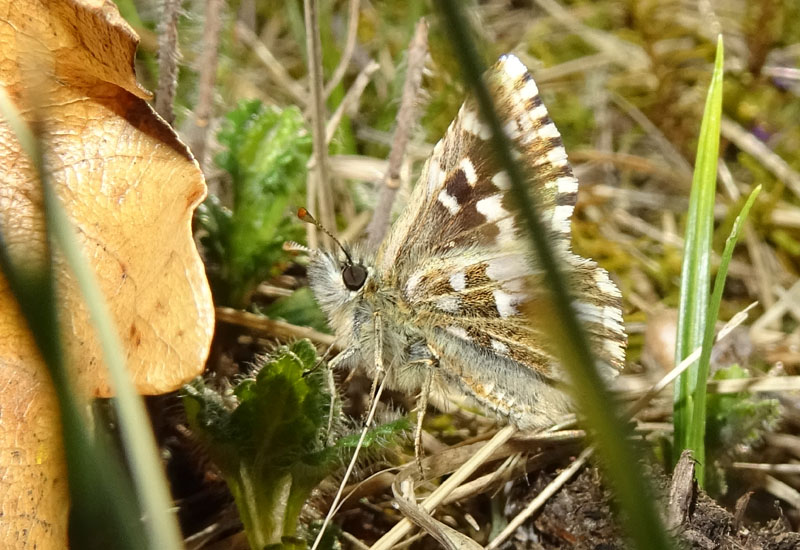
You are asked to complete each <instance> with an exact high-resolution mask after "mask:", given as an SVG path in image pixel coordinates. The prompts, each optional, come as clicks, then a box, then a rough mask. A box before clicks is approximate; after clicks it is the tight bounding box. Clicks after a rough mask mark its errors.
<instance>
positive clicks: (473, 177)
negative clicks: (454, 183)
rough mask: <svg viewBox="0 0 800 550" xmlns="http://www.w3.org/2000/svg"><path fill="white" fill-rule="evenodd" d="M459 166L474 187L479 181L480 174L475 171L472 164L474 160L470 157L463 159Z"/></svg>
mask: <svg viewBox="0 0 800 550" xmlns="http://www.w3.org/2000/svg"><path fill="white" fill-rule="evenodd" d="M458 167H459V168H461V170H463V171H464V176H466V178H467V183H468V184H469V185H470V187H474V186H475V184H476V183H478V174H476V173H475V167H474V166H472V162H471V161H470V160H469V159H468V158H464V159H461V163H459V165H458Z"/></svg>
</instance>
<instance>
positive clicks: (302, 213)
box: [297, 206, 354, 264]
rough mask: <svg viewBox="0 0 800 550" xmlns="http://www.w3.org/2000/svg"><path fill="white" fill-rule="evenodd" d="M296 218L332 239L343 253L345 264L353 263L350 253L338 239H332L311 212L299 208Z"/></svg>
mask: <svg viewBox="0 0 800 550" xmlns="http://www.w3.org/2000/svg"><path fill="white" fill-rule="evenodd" d="M297 217H298V218H300V219H301V220H303V221H304V222H306V223H310V224H311V225H313V226H314V227H316V228H317V229H319V230H320V231H322V232H323V233H325V234H326V235H327V236H328V237H330V238H331V239H333V242H335V243H336V244H337V245H339V248H341V249H342V252H344V255H345V256H346V257H347V262H348V263H350V264H353V263H354V262H353V258H352V257H351V256H350V253H349V252H348V251H347V249H346V248H345V247H344V245H343V244H342V243H341V242H339V239H337V238H336V237H334V236H333V234H332V233H331V232H330V231H328V229H327V228H326V227H325V226H324V225H322V224H321V223H319V222H318V221H317V219H316V218H315V217H314V216H312V215H311V212H309V211H308V210H306V209H305V208H303V207H302V206H301V207H300V208H298V209H297Z"/></svg>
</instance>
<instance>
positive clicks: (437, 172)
mask: <svg viewBox="0 0 800 550" xmlns="http://www.w3.org/2000/svg"><path fill="white" fill-rule="evenodd" d="M441 174H442V169H441V168H439V163H438V162H436V161H435V160H432V161H431V162H430V164H429V165H428V194H429V195H430V193H431V191H433V190H434V189H436V188H437V187H438V185H439V179H440V177H441Z"/></svg>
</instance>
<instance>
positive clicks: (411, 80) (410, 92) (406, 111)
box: [367, 20, 428, 246]
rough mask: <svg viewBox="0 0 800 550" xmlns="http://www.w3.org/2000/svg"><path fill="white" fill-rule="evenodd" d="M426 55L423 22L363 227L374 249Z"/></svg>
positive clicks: (385, 221)
mask: <svg viewBox="0 0 800 550" xmlns="http://www.w3.org/2000/svg"><path fill="white" fill-rule="evenodd" d="M427 55H428V24H427V23H426V22H425V20H421V21H420V22H419V23H417V28H416V30H415V32H414V37H413V38H412V39H411V44H410V45H409V48H408V70H407V71H406V81H405V84H404V85H403V96H402V99H401V101H400V109H399V111H398V113H397V128H396V129H395V133H394V139H393V141H392V149H391V151H390V152H389V166H388V168H387V170H386V174H385V175H384V178H383V186H382V187H381V190H380V192H379V194H378V202H377V204H376V205H375V212H374V213H373V215H372V221H371V222H370V224H369V226H368V227H367V235H368V239H369V244H370V245H372V246H376V245H377V244H378V243H379V242H381V240H382V239H383V236H384V235H385V234H386V230H387V229H388V228H389V221H390V218H391V213H392V204H394V198H395V195H396V194H397V189H398V187H400V167H401V166H402V164H403V157H404V156H405V152H406V146H407V145H408V140H409V136H410V134H411V128H412V127H413V125H414V122H415V120H416V106H417V96H418V94H419V90H420V87H421V86H422V70H423V69H424V68H425V58H426V57H427Z"/></svg>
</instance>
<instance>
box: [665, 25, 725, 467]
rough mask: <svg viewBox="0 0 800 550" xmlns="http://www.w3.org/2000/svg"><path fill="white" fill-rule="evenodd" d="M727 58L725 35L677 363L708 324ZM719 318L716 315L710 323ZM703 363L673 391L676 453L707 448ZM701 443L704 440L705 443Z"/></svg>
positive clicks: (685, 277) (709, 114)
mask: <svg viewBox="0 0 800 550" xmlns="http://www.w3.org/2000/svg"><path fill="white" fill-rule="evenodd" d="M722 61H723V45H722V37H721V36H720V37H719V39H718V42H717V55H716V60H715V62H714V72H713V75H712V77H711V85H710V86H709V89H708V96H707V98H706V105H705V111H704V113H703V120H702V123H701V124H700V138H699V141H698V145H697V159H696V163H695V169H694V177H693V179H692V191H691V194H690V197H689V212H688V216H687V220H686V238H685V241H686V244H685V247H684V251H683V269H682V272H681V289H680V304H679V306H678V328H677V332H678V333H677V344H676V348H675V363H676V364H678V363H680V362H681V361H682V360H683V359H684V358H686V357H687V356H688V355H689V354H690V353H692V352H693V351H694V350H695V349H696V348H698V347H700V345H701V344H702V343H703V335H704V333H705V330H706V325H707V323H708V315H709V311H708V306H709V289H710V287H711V241H712V237H713V233H714V196H715V191H716V183H717V157H718V153H719V128H720V119H721V113H722V76H723V70H722ZM714 321H716V319H713V320H712V321H711V322H714ZM698 376H699V372H698V366H697V365H694V366H692V367H690V368H689V369H688V370H687V371H686V372H685V373H683V374H682V375H681V376H680V378H678V381H677V382H676V387H675V394H674V403H673V407H674V423H675V444H674V451H675V453H674V458H675V460H677V459H678V457H679V456H680V454H681V452H682V451H683V450H684V449H691V450H692V451H693V452H694V454H695V457H698V458H699V456H700V455H702V454H704V453H703V450H702V449H699V448H694V447H692V446H691V443H690V434H691V433H694V432H695V428H693V427H692V426H694V425H695V422H697V421H698V420H696V419H695V418H694V415H695V412H696V411H697V407H696V406H695V403H694V399H695V396H696V394H697V392H696V390H697V385H698ZM700 446H701V447H702V444H701V445H700Z"/></svg>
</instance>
